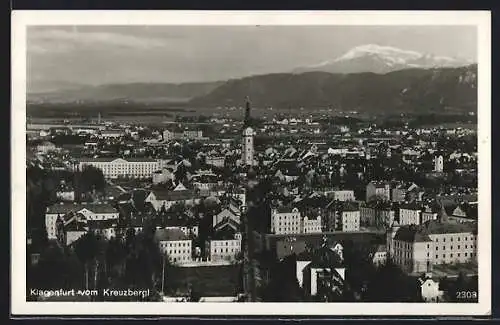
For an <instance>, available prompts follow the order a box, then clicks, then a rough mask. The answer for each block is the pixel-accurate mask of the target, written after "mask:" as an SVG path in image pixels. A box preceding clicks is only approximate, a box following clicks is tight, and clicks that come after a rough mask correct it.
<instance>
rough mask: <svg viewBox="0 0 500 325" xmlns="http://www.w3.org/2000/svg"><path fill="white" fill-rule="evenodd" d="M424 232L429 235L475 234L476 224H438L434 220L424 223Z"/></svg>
mask: <svg viewBox="0 0 500 325" xmlns="http://www.w3.org/2000/svg"><path fill="white" fill-rule="evenodd" d="M423 227H424V230H425V231H426V232H427V233H428V234H430V235H433V234H459V233H468V232H471V233H477V224H475V223H440V222H438V221H435V220H431V221H428V222H426V223H425V224H424V225H423Z"/></svg>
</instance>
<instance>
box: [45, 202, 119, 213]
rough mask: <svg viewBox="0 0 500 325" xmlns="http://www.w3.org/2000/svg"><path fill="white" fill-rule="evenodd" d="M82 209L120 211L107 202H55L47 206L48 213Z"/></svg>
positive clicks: (105, 211) (98, 211) (100, 211)
mask: <svg viewBox="0 0 500 325" xmlns="http://www.w3.org/2000/svg"><path fill="white" fill-rule="evenodd" d="M82 209H87V210H90V211H92V212H94V213H118V211H117V210H116V209H115V208H114V207H113V206H111V205H110V204H107V203H87V204H54V205H52V206H50V207H48V208H47V213H50V214H67V213H69V212H78V211H81V210H82Z"/></svg>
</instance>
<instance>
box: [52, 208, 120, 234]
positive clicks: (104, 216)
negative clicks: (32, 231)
mask: <svg viewBox="0 0 500 325" xmlns="http://www.w3.org/2000/svg"><path fill="white" fill-rule="evenodd" d="M70 213H80V214H82V215H83V216H85V219H86V220H110V219H115V220H117V219H118V217H119V214H120V213H119V212H118V211H117V210H116V209H115V208H114V207H113V206H111V205H110V204H107V203H88V204H85V203H84V204H74V203H72V204H68V203H61V204H55V205H52V206H50V207H48V208H47V212H46V213H45V226H46V230H47V236H48V238H49V239H56V238H57V234H56V221H57V218H58V217H63V216H65V215H67V214H70Z"/></svg>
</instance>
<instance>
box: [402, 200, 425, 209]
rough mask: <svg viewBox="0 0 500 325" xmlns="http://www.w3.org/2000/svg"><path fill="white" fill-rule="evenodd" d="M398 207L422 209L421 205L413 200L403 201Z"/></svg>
mask: <svg viewBox="0 0 500 325" xmlns="http://www.w3.org/2000/svg"><path fill="white" fill-rule="evenodd" d="M399 208H400V209H405V210H422V206H420V205H419V204H417V203H415V202H410V203H403V204H401V205H400V207H399Z"/></svg>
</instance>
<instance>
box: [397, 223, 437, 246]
mask: <svg viewBox="0 0 500 325" xmlns="http://www.w3.org/2000/svg"><path fill="white" fill-rule="evenodd" d="M394 240H399V241H404V242H408V243H414V242H431V241H432V240H431V239H430V238H429V236H428V235H427V234H426V233H425V232H422V231H421V228H420V227H417V226H415V225H409V226H408V225H405V226H402V227H401V228H399V229H398V230H397V232H396V236H394Z"/></svg>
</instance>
